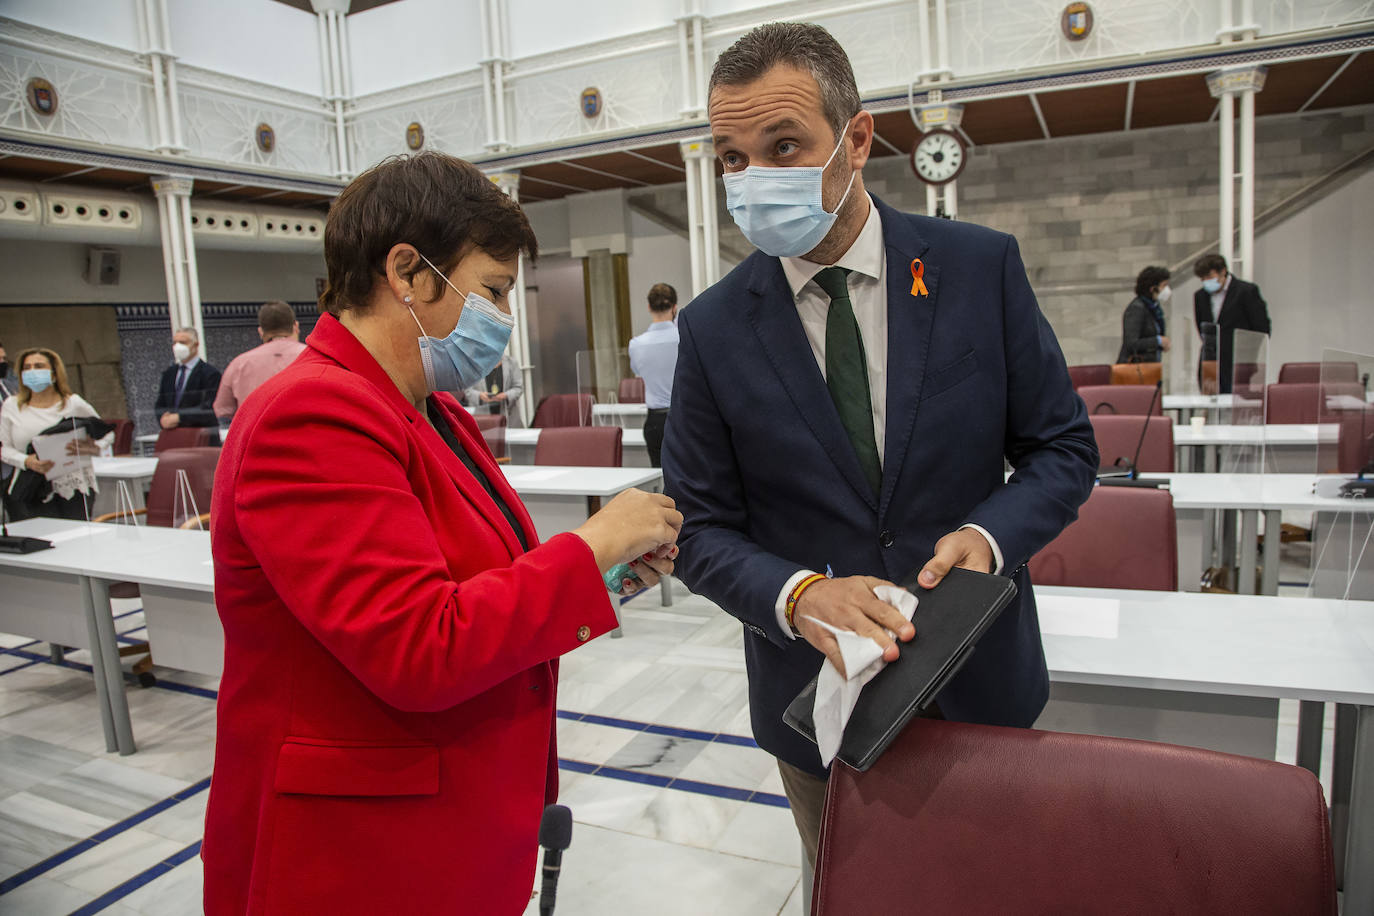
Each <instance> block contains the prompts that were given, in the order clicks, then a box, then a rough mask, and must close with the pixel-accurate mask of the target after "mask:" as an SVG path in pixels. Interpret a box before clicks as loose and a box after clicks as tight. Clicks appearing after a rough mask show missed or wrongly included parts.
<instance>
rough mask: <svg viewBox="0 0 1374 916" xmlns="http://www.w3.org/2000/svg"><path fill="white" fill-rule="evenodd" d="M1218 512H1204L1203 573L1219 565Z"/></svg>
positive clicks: (1206, 510) (1209, 510)
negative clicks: (1217, 555) (1217, 553)
mask: <svg viewBox="0 0 1374 916" xmlns="http://www.w3.org/2000/svg"><path fill="white" fill-rule="evenodd" d="M1216 552H1217V512H1216V510H1215V509H1203V510H1202V571H1203V572H1206V571H1207V568H1208V567H1209V566H1216V565H1217V557H1216Z"/></svg>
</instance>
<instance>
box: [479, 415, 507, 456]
mask: <svg viewBox="0 0 1374 916" xmlns="http://www.w3.org/2000/svg"><path fill="white" fill-rule="evenodd" d="M473 419H474V420H476V421H477V428H478V429H479V430H481V432H482V438H483V439H485V440H486V442H487V448H489V449H491V454H492V457H493V458H504V457H506V416H505V414H499V413H479V414H477V415H475V416H474V417H473Z"/></svg>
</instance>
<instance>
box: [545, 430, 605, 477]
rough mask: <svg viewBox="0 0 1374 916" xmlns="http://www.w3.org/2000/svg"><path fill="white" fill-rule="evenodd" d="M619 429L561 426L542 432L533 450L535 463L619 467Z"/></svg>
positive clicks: (585, 466)
mask: <svg viewBox="0 0 1374 916" xmlns="http://www.w3.org/2000/svg"><path fill="white" fill-rule="evenodd" d="M624 432H625V431H624V430H623V429H621V428H620V427H619V426H561V427H553V428H551V429H545V430H543V431H542V432H540V434H539V442H538V443H537V444H536V445H535V447H534V463H535V464H559V465H567V466H571V467H584V468H618V467H620V459H621V438H622V436H623V435H624Z"/></svg>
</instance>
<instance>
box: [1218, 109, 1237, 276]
mask: <svg viewBox="0 0 1374 916" xmlns="http://www.w3.org/2000/svg"><path fill="white" fill-rule="evenodd" d="M1220 104H1221V160H1220V162H1219V163H1218V167H1219V169H1220V171H1221V174H1220V179H1221V187H1220V191H1221V213H1220V217H1221V220H1220V229H1219V231H1220V232H1221V256H1222V257H1223V258H1225V259H1226V262H1227V263H1228V264H1229V263H1231V261H1232V260H1234V259H1235V254H1236V253H1235V238H1236V106H1235V96H1234V95H1232V94H1231V93H1229V92H1226V93H1223V94H1222V96H1221V99H1220Z"/></svg>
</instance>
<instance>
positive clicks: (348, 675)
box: [201, 153, 682, 916]
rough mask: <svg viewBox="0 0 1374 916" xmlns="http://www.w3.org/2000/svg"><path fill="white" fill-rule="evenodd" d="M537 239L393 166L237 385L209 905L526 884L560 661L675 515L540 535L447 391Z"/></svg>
mask: <svg viewBox="0 0 1374 916" xmlns="http://www.w3.org/2000/svg"><path fill="white" fill-rule="evenodd" d="M535 250H536V243H535V240H534V236H533V234H532V232H531V231H530V227H529V223H528V222H527V221H526V219H525V216H524V214H523V213H522V212H521V210H520V208H519V206H518V205H517V204H515V203H514V202H513V201H511V200H510V199H509V198H507V197H506V196H505V195H503V194H501V192H500V191H499V190H498V189H497V188H496V187H495V185H493V184H492V183H491V182H490V181H488V180H487V179H486V178H485V176H483V175H482V173H481V172H479V171H478V170H477V169H476V168H474V167H473V166H471V165H469V164H468V163H466V162H463V161H461V160H457V159H453V158H451V157H447V156H442V155H438V154H429V153H427V154H421V155H420V156H416V157H413V158H409V159H393V160H389V161H387V162H385V163H383V164H382V165H380V166H378V167H377V168H375V169H373V170H371V171H370V172H367V173H365V174H363V175H361V176H359V177H358V179H357V180H356V181H354V182H353V183H352V184H351V185H350V186H349V187H348V188H347V189H346V190H345V191H344V192H343V194H342V195H341V196H340V197H339V199H338V200H337V201H336V202H335V203H334V206H333V208H332V209H331V211H330V214H329V220H328V223H327V225H326V227H325V260H326V263H327V266H328V272H329V289H328V291H327V292H326V293H325V295H324V297H323V298H322V304H323V305H324V307H325V308H326V309H327V311H328V313H329V314H327V315H324V316H322V317H321V318H320V321H319V324H318V325H317V326H316V328H315V331H314V333H313V334H311V335H310V339H309V341H308V348H307V349H306V351H305V352H304V353H302V354H301V356H300V357H299V358H297V360H296V361H295V362H294V363H293V364H292V365H291V366H290V367H288V368H287V369H285V370H284V371H282V372H281V373H279V374H278V375H276V376H275V377H273V378H272V379H271V380H269V381H268V382H267V383H266V384H264V385H263V386H262V387H261V388H259V389H258V390H257V391H255V392H254V393H253V394H252V395H251V396H250V397H249V398H248V399H247V400H246V401H245V402H244V404H243V406H242V408H241V409H240V411H239V413H238V414H237V415H236V416H235V417H234V425H233V428H232V430H231V432H230V434H229V439H228V443H227V445H226V446H225V449H224V454H223V456H222V458H221V460H220V464H219V470H218V474H217V476H216V480H215V496H214V504H213V510H212V511H213V523H212V538H213V545H214V558H215V601H216V605H217V606H218V608H219V613H220V617H221V619H222V621H223V625H224V639H225V653H224V676H223V680H222V681H221V685H220V693H219V715H218V733H217V739H216V746H215V770H214V778H213V781H212V783H211V789H210V800H209V808H208V811H207V813H206V824H205V842H204V846H203V848H202V851H201V855H202V857H203V858H204V863H205V911H206V912H207V913H210V914H242V913H290V914H300V913H330V914H332V916H337V914H347V913H360V914H361V913H368V914H374V913H407V914H422V913H474V914H484V916H485V914H504V913H520V912H521V911H522V910H523V909H524V908H525V906H526V904H527V902H528V901H529V898H530V890H531V886H532V883H533V876H534V866H535V858H536V849H537V841H536V838H537V834H538V824H539V818H540V814H541V812H542V810H543V808H544V806H545V804H547V803H549V802H551V801H553V799H554V797H555V795H556V794H557V786H558V770H557V755H556V751H555V747H554V694H555V688H556V683H557V668H556V661H555V660H556V659H557V658H558V657H559V656H560V655H562V654H563V653H565V652H568V651H570V650H572V649H574V648H576V647H577V646H579V645H581V644H582V643H584V642H586V641H587V640H588V639H591V638H593V637H595V636H599V635H600V634H602V633H604V632H606V631H607V630H610V629H612V628H613V627H614V626H615V623H616V621H615V616H614V614H613V613H612V610H611V605H610V602H609V601H608V600H607V596H606V587H605V585H603V584H602V571H603V570H606V569H609V568H610V567H611V566H613V565H615V564H617V563H621V562H626V561H628V560H630V559H631V558H636V567H635V570H636V572H637V573H638V576H639V578H640V579H642V580H643V581H644V583H645V584H652V583H653V582H655V581H657V576H658V574H659V573H660V572H668V571H670V570H671V568H672V562H671V559H670V558H671V556H673V555H675V554H676V547H675V546H674V543H675V541H676V539H677V530H678V528H679V527H680V526H681V523H682V516H681V515H679V514H678V513H677V512H676V511H675V510H674V509H673V506H672V501H671V500H670V499H668V498H667V497H665V496H662V495H658V494H649V493H644V492H642V491H638V490H631V491H628V492H626V493H623V494H621V495H620V496H619V497H617V498H616V499H615V500H613V501H612V502H610V503H609V504H608V505H607V506H606V508H605V509H603V510H602V511H601V512H599V513H597V514H596V515H595V516H593V517H592V518H591V519H589V520H588V521H587V523H586V524H585V525H583V526H582V527H581V528H578V529H577V530H576V531H573V532H570V533H567V534H560V535H557V536H556V537H553V538H550V539H549V540H548V541H547V542H546V543H543V544H540V543H539V541H538V538H537V535H536V534H535V531H534V527H533V525H532V524H531V522H530V518H529V515H528V514H527V513H526V512H525V510H524V508H523V507H522V506H521V504H520V500H519V498H518V497H517V496H516V494H515V492H514V491H513V490H512V489H511V488H510V486H509V485H508V484H507V483H506V480H505V477H504V475H503V474H502V473H501V470H500V469H499V468H498V467H497V465H496V462H495V460H494V459H493V458H492V456H491V453H490V452H489V451H488V449H487V447H486V446H485V444H484V443H483V439H482V436H481V434H480V433H479V432H478V430H477V427H476V424H475V423H474V421H473V420H472V418H471V417H470V416H469V415H468V414H467V412H466V411H464V410H463V409H462V408H461V407H460V406H459V404H458V402H457V401H456V400H454V398H453V397H452V396H451V395H450V394H448V393H447V392H448V391H461V390H462V388H463V387H464V383H466V382H468V376H471V375H474V374H475V377H481V376H484V375H485V374H486V372H487V371H489V370H490V368H491V367H492V366H494V365H495V361H496V360H497V359H499V357H500V352H501V350H502V349H503V348H504V345H505V338H506V335H508V333H509V326H510V321H509V311H508V307H507V306H506V305H505V298H506V295H507V294H508V292H509V290H510V288H511V286H512V285H514V283H515V274H516V259H517V257H518V255H519V253H520V252H521V251H525V252H528V253H529V254H530V255H531V256H533V255H534V254H535ZM417 325H418V326H419V329H417ZM421 329H422V330H421ZM436 392H437V393H436ZM646 556H647V557H648V559H647V560H646V559H645V557H646Z"/></svg>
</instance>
